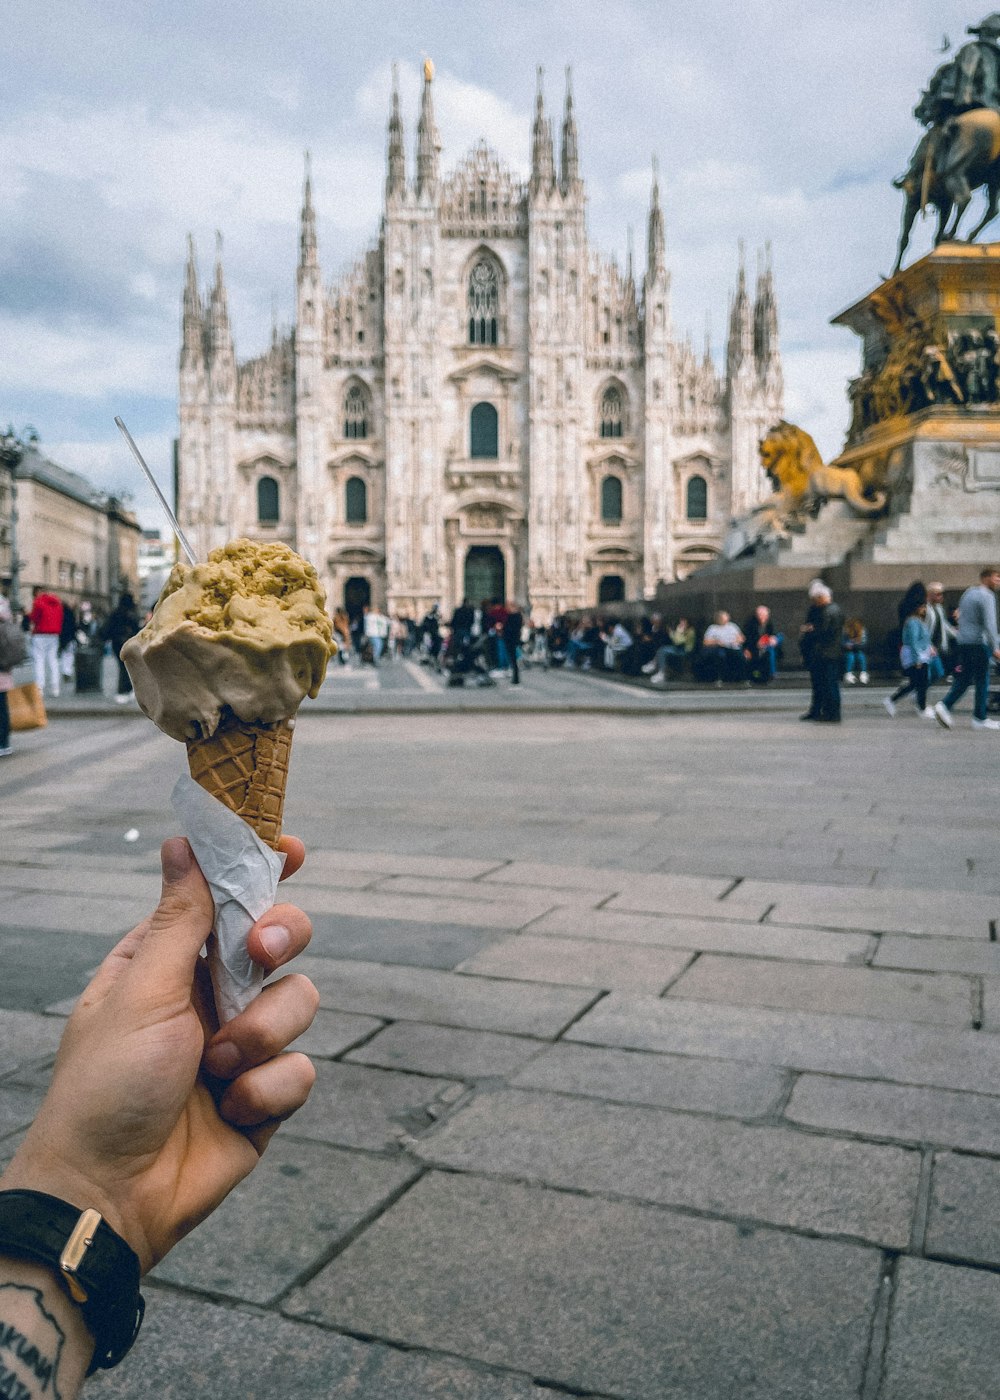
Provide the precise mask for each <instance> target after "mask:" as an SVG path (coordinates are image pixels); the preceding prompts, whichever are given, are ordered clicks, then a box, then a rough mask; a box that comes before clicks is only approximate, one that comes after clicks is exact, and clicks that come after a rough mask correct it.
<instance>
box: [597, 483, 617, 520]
mask: <svg viewBox="0 0 1000 1400" xmlns="http://www.w3.org/2000/svg"><path fill="white" fill-rule="evenodd" d="M601 519H602V520H603V521H604V523H605V525H620V524H621V520H622V479H621V477H620V476H606V477H605V478H604V480H603V481H602V482H601Z"/></svg>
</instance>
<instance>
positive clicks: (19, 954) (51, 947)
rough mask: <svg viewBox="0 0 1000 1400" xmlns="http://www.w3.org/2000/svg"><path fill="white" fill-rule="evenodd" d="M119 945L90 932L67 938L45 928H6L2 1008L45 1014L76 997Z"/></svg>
mask: <svg viewBox="0 0 1000 1400" xmlns="http://www.w3.org/2000/svg"><path fill="white" fill-rule="evenodd" d="M115 942H116V939H114V938H101V937H96V936H95V935H93V934H88V933H74V934H73V936H72V938H67V937H66V935H65V934H60V933H55V932H53V931H51V930H49V929H44V928H15V927H12V926H11V925H3V926H0V967H2V968H3V975H2V977H0V1006H2V1007H6V1008H7V1009H9V1010H11V1011H44V1010H46V1008H47V1007H48V1006H49V1004H50V1003H52V1002H57V1001H62V1000H64V999H65V998H66V997H68V996H71V997H73V998H74V999H75V998H76V997H77V996H78V995H79V994H80V992H82V991H83V989H84V987H85V986H86V985H87V983H88V982H89V981H90V975H91V972H92V970H93V969H94V968H95V967H97V965H98V964H99V963H100V962H102V961H103V960H104V958H105V956H106V955H107V954H108V953H109V952H110V951H111V949H112V948H113V947H114V946H115Z"/></svg>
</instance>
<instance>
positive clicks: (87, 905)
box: [4, 891, 149, 939]
mask: <svg viewBox="0 0 1000 1400" xmlns="http://www.w3.org/2000/svg"><path fill="white" fill-rule="evenodd" d="M148 913H149V910H148V909H147V908H145V906H144V904H143V903H142V902H141V901H139V900H134V899H113V898H111V897H110V896H107V897H105V898H102V899H81V898H80V897H79V896H78V895H75V894H35V893H31V892H30V891H25V892H22V893H14V894H12V895H11V897H10V898H9V899H8V900H7V901H6V902H5V907H4V922H5V924H10V925H11V926H12V927H14V928H28V929H53V930H58V931H59V932H62V933H85V934H97V935H100V936H104V937H110V938H115V939H118V938H121V936H122V934H124V933H128V931H129V929H130V928H133V927H134V926H135V925H136V924H137V923H138V922H139V920H140V919H142V918H144V917H145V915H146V914H148Z"/></svg>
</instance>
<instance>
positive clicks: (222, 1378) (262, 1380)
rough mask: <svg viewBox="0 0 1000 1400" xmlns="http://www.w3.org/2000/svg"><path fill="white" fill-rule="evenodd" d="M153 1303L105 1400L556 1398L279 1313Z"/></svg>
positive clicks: (157, 1297)
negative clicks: (211, 1399)
mask: <svg viewBox="0 0 1000 1400" xmlns="http://www.w3.org/2000/svg"><path fill="white" fill-rule="evenodd" d="M147 1294H148V1296H147V1305H148V1306H147V1309H146V1320H145V1322H144V1323H143V1327H142V1332H141V1333H140V1334H139V1340H138V1341H137V1342H136V1344H135V1348H134V1350H133V1351H131V1352H130V1353H129V1356H128V1360H127V1361H126V1362H125V1363H124V1364H123V1365H121V1366H118V1367H116V1368H115V1370H113V1371H102V1372H101V1377H100V1380H98V1381H95V1382H91V1389H92V1390H93V1391H94V1393H95V1394H98V1393H99V1394H100V1395H101V1396H102V1397H106V1400H150V1396H154V1395H155V1396H156V1397H157V1400H205V1398H206V1397H208V1396H217V1397H219V1400H231V1397H234V1396H239V1397H240V1400H274V1397H275V1396H279V1395H284V1396H294V1397H296V1400H306V1397H309V1396H317V1397H318V1396H322V1398H323V1400H546V1397H551V1394H552V1393H551V1391H547V1390H543V1389H540V1388H538V1387H536V1386H533V1385H532V1384H531V1382H530V1381H528V1380H524V1379H522V1378H521V1377H517V1376H504V1375H501V1374H499V1373H497V1372H490V1371H487V1370H485V1369H482V1368H476V1367H473V1366H467V1365H465V1364H463V1363H462V1362H461V1361H456V1360H451V1359H450V1358H444V1357H442V1358H438V1357H433V1356H421V1355H419V1354H417V1353H414V1352H402V1351H399V1350H397V1349H395V1348H392V1347H387V1346H380V1345H379V1344H378V1343H370V1342H359V1341H355V1340H354V1339H353V1338H351V1337H338V1336H337V1335H336V1334H335V1333H332V1332H328V1331H326V1330H325V1329H323V1328H319V1327H310V1326H307V1325H305V1324H304V1323H301V1322H291V1321H288V1320H286V1319H285V1318H281V1317H276V1316H274V1315H273V1314H267V1313H265V1314H261V1313H259V1312H242V1311H240V1310H239V1309H237V1308H232V1307H216V1306H214V1305H213V1304H211V1303H208V1302H205V1301H202V1300H192V1299H188V1298H181V1297H177V1296H173V1295H171V1294H170V1293H167V1292H164V1291H163V1290H162V1289H155V1288H150V1289H148V1290H147ZM192 1338H198V1339H199V1345H198V1346H196V1347H193V1346H192V1345H191V1341H192Z"/></svg>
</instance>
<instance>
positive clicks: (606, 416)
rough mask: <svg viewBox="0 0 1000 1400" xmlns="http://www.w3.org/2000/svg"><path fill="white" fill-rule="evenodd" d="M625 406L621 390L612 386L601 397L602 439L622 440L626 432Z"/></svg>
mask: <svg viewBox="0 0 1000 1400" xmlns="http://www.w3.org/2000/svg"><path fill="white" fill-rule="evenodd" d="M624 422H625V405H624V404H623V403H622V395H621V390H620V389H616V388H615V386H614V385H613V384H612V385H611V387H610V388H609V389H605V391H604V394H603V395H602V397H601V437H602V438H620V437H621V436H622V433H623V431H624V426H623V425H624Z"/></svg>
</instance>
